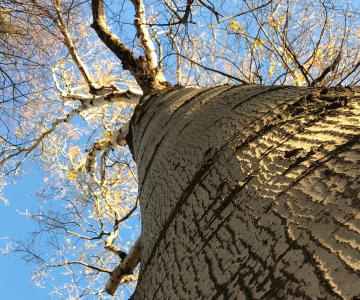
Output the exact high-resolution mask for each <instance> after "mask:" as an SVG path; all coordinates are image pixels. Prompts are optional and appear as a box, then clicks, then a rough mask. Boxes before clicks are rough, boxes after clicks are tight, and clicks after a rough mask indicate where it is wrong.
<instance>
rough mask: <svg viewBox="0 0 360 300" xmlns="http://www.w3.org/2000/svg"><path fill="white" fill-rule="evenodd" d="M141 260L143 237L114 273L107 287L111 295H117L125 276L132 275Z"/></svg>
mask: <svg viewBox="0 0 360 300" xmlns="http://www.w3.org/2000/svg"><path fill="white" fill-rule="evenodd" d="M140 258H141V236H139V238H138V239H137V240H136V242H135V243H134V245H133V246H132V248H131V249H130V252H129V253H128V255H127V256H126V257H125V259H124V260H123V261H122V262H121V263H120V264H119V265H118V266H117V267H116V268H115V269H114V270H113V271H112V273H111V274H110V278H109V280H108V282H107V284H106V286H105V290H106V292H107V293H108V294H110V295H115V294H116V291H117V289H118V287H119V285H120V284H121V280H122V279H123V278H124V276H127V275H131V274H132V273H133V272H134V270H135V268H136V266H137V264H138V263H139V262H140Z"/></svg>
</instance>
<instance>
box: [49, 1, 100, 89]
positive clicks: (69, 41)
mask: <svg viewBox="0 0 360 300" xmlns="http://www.w3.org/2000/svg"><path fill="white" fill-rule="evenodd" d="M52 2H53V4H54V7H55V10H56V14H57V17H58V20H59V21H58V22H56V21H54V23H55V25H56V27H57V28H58V30H59V31H60V32H61V34H62V35H63V37H64V44H65V46H66V48H67V49H68V51H69V54H70V56H71V58H72V60H73V61H74V63H75V64H76V66H77V67H78V68H79V70H80V72H81V74H82V76H83V77H84V79H85V81H86V83H87V84H88V85H89V87H90V90H91V89H94V88H96V86H95V83H94V82H93V80H92V78H91V75H90V73H89V71H88V69H87V67H86V65H85V64H84V63H83V61H82V60H81V58H80V56H79V55H78V53H77V51H76V49H75V46H74V43H73V40H72V38H71V36H70V34H69V31H68V29H67V25H66V22H65V19H64V17H63V15H62V13H61V9H60V0H52Z"/></svg>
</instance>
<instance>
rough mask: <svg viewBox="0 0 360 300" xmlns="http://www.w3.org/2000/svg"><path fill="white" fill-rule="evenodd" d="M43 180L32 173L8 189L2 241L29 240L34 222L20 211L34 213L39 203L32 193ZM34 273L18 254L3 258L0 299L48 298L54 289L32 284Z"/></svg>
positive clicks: (0, 211)
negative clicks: (20, 213)
mask: <svg viewBox="0 0 360 300" xmlns="http://www.w3.org/2000/svg"><path fill="white" fill-rule="evenodd" d="M41 181H42V178H41V177H40V174H39V173H38V172H37V171H36V170H34V171H33V173H31V174H28V175H26V176H24V177H23V178H22V181H21V182H18V183H16V184H13V185H9V186H7V187H6V188H5V193H6V196H7V197H8V199H9V202H10V204H9V205H7V206H5V205H4V204H3V203H0V216H1V222H2V226H0V238H4V237H8V238H12V239H16V240H18V239H26V237H27V234H28V232H29V231H31V230H33V229H35V223H34V222H33V221H31V220H30V219H28V218H26V217H23V216H19V213H18V212H17V210H18V211H21V212H25V211H26V209H30V210H31V209H32V208H35V207H36V205H37V200H36V199H35V198H33V197H30V196H29V194H30V192H31V191H34V190H35V189H36V187H37V186H39V185H40V183H41ZM3 247H4V243H3V241H1V244H0V248H3ZM32 270H33V266H32V265H28V266H26V265H25V262H24V261H23V260H21V257H20V256H19V255H16V254H12V255H6V256H4V255H0V278H1V281H0V289H1V291H2V292H1V299H3V300H14V299H16V300H23V299H24V300H25V299H48V298H49V296H48V294H49V292H50V291H51V290H52V288H51V286H50V287H49V288H38V287H36V286H35V285H34V284H32V283H30V282H29V279H30V277H31V272H32Z"/></svg>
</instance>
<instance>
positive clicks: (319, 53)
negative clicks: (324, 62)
mask: <svg viewBox="0 0 360 300" xmlns="http://www.w3.org/2000/svg"><path fill="white" fill-rule="evenodd" d="M315 56H324V52H322V50H321V49H317V50H316V51H315Z"/></svg>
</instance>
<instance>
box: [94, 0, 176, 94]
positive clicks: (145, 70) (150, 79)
mask: <svg viewBox="0 0 360 300" xmlns="http://www.w3.org/2000/svg"><path fill="white" fill-rule="evenodd" d="M134 2H135V3H140V1H139V0H137V1H135V0H134ZM91 7H92V12H93V18H94V22H93V24H92V25H91V27H92V28H94V29H95V31H96V33H97V35H98V36H99V38H100V39H101V40H102V41H103V42H104V44H105V45H106V46H107V47H108V48H109V49H110V50H111V51H112V52H113V53H114V54H115V55H116V56H117V57H118V58H119V59H120V60H121V62H122V66H123V68H124V69H125V70H128V71H129V72H130V73H131V74H132V75H133V76H134V78H135V79H136V81H137V83H138V84H139V86H140V88H141V89H142V91H143V92H144V94H145V95H146V94H149V93H151V92H152V91H153V90H161V89H164V88H166V87H168V86H169V85H170V84H169V83H168V82H166V80H165V78H164V76H163V74H162V71H161V70H160V69H159V68H157V66H156V65H155V64H156V62H157V59H156V53H155V50H154V45H153V43H152V41H151V39H150V35H149V33H148V31H147V27H146V25H145V24H146V22H143V20H144V18H145V15H144V13H145V12H144V10H143V9H144V8H143V4H142V5H141V4H139V5H138V6H135V10H136V8H137V11H136V16H137V18H136V19H135V27H136V26H137V30H138V34H139V38H140V41H141V43H142V46H143V48H144V51H145V58H144V57H142V56H139V57H137V56H135V55H134V54H133V52H132V51H131V50H130V49H129V48H128V47H127V46H126V45H125V44H124V43H123V42H122V41H121V40H120V38H119V37H118V36H117V35H115V34H114V33H112V32H111V30H110V28H109V27H108V25H107V23H106V19H105V12H104V3H103V0H92V1H91Z"/></svg>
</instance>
